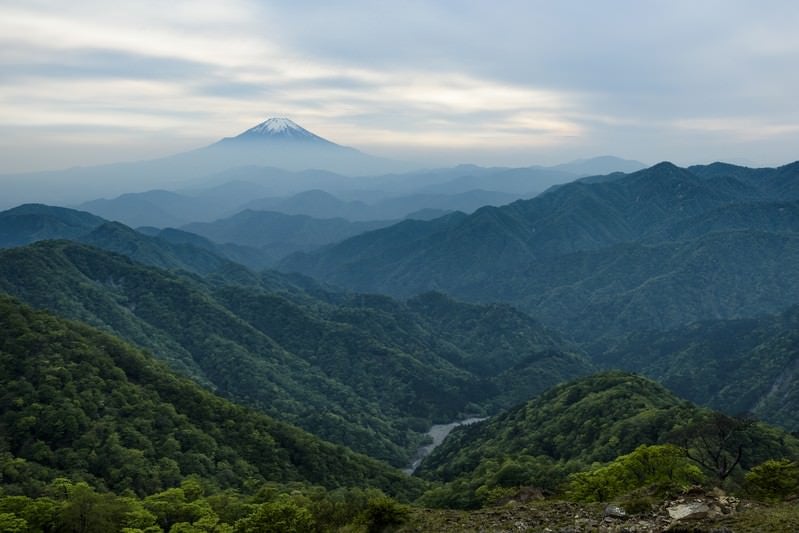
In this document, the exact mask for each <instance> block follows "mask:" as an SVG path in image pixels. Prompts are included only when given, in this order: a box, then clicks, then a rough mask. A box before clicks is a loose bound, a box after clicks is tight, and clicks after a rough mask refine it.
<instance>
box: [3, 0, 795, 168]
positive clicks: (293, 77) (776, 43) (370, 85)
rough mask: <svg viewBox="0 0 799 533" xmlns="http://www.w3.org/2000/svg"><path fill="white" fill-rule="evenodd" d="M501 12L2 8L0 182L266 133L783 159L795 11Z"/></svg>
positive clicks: (537, 150) (346, 140) (368, 144)
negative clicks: (14, 175) (268, 120)
mask: <svg viewBox="0 0 799 533" xmlns="http://www.w3.org/2000/svg"><path fill="white" fill-rule="evenodd" d="M597 4H602V5H603V6H604V7H603V8H601V9H600V8H598V7H597ZM766 4H768V5H766ZM499 5H501V6H502V9H500V8H499V7H497V4H496V3H490V2H443V1H442V2H408V3H391V4H389V3H380V2H339V3H335V5H334V4H331V3H323V2H290V3H289V2H283V3H281V2H274V3H266V2H248V1H243V0H237V1H227V2H216V1H214V2H212V1H208V0H201V1H191V2H187V1H184V2H154V1H151V2H100V1H95V2H87V1H83V2H75V3H66V2H56V1H36V0H26V1H15V0H5V1H3V2H0V36H1V37H0V50H1V51H0V68H2V72H3V74H2V76H3V83H2V84H0V111H2V112H0V163H2V167H3V168H2V169H0V172H2V171H15V170H22V169H34V168H37V165H46V166H50V167H51V168H52V167H56V166H63V165H68V164H78V163H94V162H108V161H111V160H113V159H111V158H119V157H123V158H126V159H131V158H139V157H147V156H150V155H153V156H154V155H163V154H166V153H169V152H170V151H174V150H177V149H185V148H189V147H194V146H199V145H201V144H204V143H208V142H212V141H214V140H216V139H217V138H218V137H221V136H224V135H230V134H234V133H236V132H238V131H241V130H243V129H245V128H247V127H250V126H251V125H253V124H254V123H255V122H257V121H259V120H262V119H263V118H265V117H266V116H269V115H287V116H290V117H292V118H293V119H295V120H296V121H298V122H300V123H301V124H303V125H304V126H306V127H308V128H309V129H311V130H313V131H316V132H317V133H319V134H321V135H323V136H326V137H328V138H331V139H332V140H334V141H336V142H339V143H342V144H348V145H352V146H357V147H359V148H363V149H365V150H367V151H373V152H376V153H379V154H382V155H393V156H402V157H411V158H413V157H416V158H420V159H430V160H434V159H435V158H436V157H437V156H436V154H438V156H439V157H440V159H442V160H447V159H448V160H450V161H449V162H457V161H467V160H471V161H475V160H478V162H495V163H510V164H533V163H537V162H554V160H557V159H558V158H561V159H562V158H568V157H577V156H590V155H597V154H599V153H614V154H617V155H621V156H626V157H635V158H638V159H643V160H659V159H666V158H668V159H674V160H677V161H678V162H679V161H683V162H689V161H700V160H708V159H715V158H724V157H728V158H729V157H731V156H741V157H747V158H750V159H753V160H756V161H760V162H764V163H777V162H786V161H788V160H792V159H795V158H796V156H795V155H794V154H792V151H793V146H796V141H797V140H799V130H797V127H796V124H797V123H799V111H797V110H796V107H795V106H794V105H793V95H795V94H796V91H797V89H799V74H797V73H796V70H797V69H793V68H789V67H790V65H792V64H793V62H794V61H795V57H797V52H799V41H798V40H797V37H796V34H795V31H794V28H795V27H796V26H795V23H797V22H799V20H797V14H799V10H797V8H796V7H794V3H793V2H765V3H762V2H761V3H758V4H757V5H756V6H755V4H754V3H746V2H718V1H706V2H683V1H674V2H662V1H661V2H658V1H652V2H629V1H621V0H619V1H615V2H602V3H594V2H588V1H583V2H579V1H567V2H562V3H559V4H558V5H557V7H556V6H555V4H554V3H550V2H513V1H509V2H506V3H502V4H499ZM725 28H726V29H725ZM636 46H638V48H637V49H636ZM42 146H45V147H51V148H52V150H51V152H50V154H51V157H50V158H49V160H48V161H46V162H43V160H42V158H41V157H38V158H34V157H33V155H34V154H36V153H37V152H40V151H41V149H42ZM747 150H748V151H747ZM481 158H482V159H483V160H482V161H479V160H480V159H481ZM492 158H493V161H492Z"/></svg>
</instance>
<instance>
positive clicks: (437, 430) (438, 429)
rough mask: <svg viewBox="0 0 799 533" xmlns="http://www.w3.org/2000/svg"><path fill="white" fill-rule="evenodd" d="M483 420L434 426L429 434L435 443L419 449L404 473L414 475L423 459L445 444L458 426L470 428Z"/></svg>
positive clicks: (471, 419)
mask: <svg viewBox="0 0 799 533" xmlns="http://www.w3.org/2000/svg"><path fill="white" fill-rule="evenodd" d="M481 420H485V418H466V419H464V420H459V421H457V422H450V423H449V424H436V425H434V426H432V427H431V428H430V431H428V432H427V434H428V435H429V436H430V438H432V439H433V442H431V443H430V444H425V445H424V446H420V447H419V449H418V450H416V455H415V456H414V458H413V461H412V462H411V464H410V465H409V466H408V467H407V468H405V469H403V472H405V473H406V474H413V473H414V472H415V471H416V469H417V468H419V465H420V464H422V459H424V458H425V457H427V456H428V455H430V452H432V451H433V450H434V449H435V448H436V447H437V446H438V445H439V444H441V443H442V442H444V439H445V438H447V435H449V434H450V432H451V431H452V430H453V429H455V428H456V427H458V426H468V425H469V424H474V423H475V422H480V421H481Z"/></svg>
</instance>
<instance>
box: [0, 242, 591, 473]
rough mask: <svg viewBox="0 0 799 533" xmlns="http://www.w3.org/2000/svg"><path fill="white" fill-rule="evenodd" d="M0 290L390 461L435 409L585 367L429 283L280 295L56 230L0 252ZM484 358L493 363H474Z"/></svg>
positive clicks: (491, 399)
mask: <svg viewBox="0 0 799 533" xmlns="http://www.w3.org/2000/svg"><path fill="white" fill-rule="evenodd" d="M0 290H2V291H5V292H8V293H10V294H13V295H15V296H16V297H18V298H20V299H22V300H23V301H25V302H27V303H30V304H31V305H35V306H38V307H44V308H47V309H50V310H52V311H54V312H56V313H59V314H62V315H64V316H67V317H70V318H75V319H79V320H83V321H85V322H88V323H90V324H92V325H95V326H97V327H100V328H103V329H106V330H108V331H111V332H114V333H116V334H118V335H119V336H121V337H122V338H124V339H126V340H129V341H130V342H133V343H135V344H137V345H139V346H142V347H145V348H147V349H148V350H150V351H151V352H152V353H153V354H154V355H156V356H157V357H159V358H161V359H164V360H166V361H167V362H169V363H170V365H172V366H173V368H175V369H177V370H179V371H181V372H183V373H186V374H188V375H190V376H192V377H194V378H195V379H196V380H198V381H199V382H201V383H204V384H205V385H206V386H209V387H212V388H213V389H215V390H216V391H218V392H219V393H220V394H223V395H224V396H226V397H228V398H230V399H233V400H235V401H238V402H241V403H244V404H246V405H249V406H252V407H255V408H258V409H260V410H263V411H265V412H266V413H269V414H271V415H273V416H275V417H278V418H281V419H283V420H287V421H290V422H292V423H295V424H298V425H300V426H301V427H303V428H304V429H307V430H309V431H311V432H313V433H315V434H317V435H320V436H322V437H324V438H326V439H328V440H331V441H334V442H338V443H341V444H345V445H348V446H350V447H352V448H353V449H355V450H358V451H361V452H364V453H368V454H370V455H372V456H374V457H378V458H382V459H386V460H388V461H390V462H392V463H394V464H396V465H403V464H405V463H406V461H407V460H408V458H409V456H410V455H411V454H412V453H413V450H414V449H415V446H416V445H417V443H418V442H419V440H420V439H421V433H422V432H424V431H425V430H426V429H427V427H428V426H429V425H430V424H431V423H432V422H433V421H436V422H444V421H450V420H452V419H455V418H457V417H459V416H462V415H465V414H474V413H481V412H486V411H493V410H495V409H497V408H500V407H507V406H509V405H512V404H513V403H516V402H519V401H523V400H524V399H526V398H529V397H531V396H532V395H534V394H537V393H539V392H541V391H542V390H544V389H546V388H548V387H549V386H551V385H552V384H554V383H557V382H560V381H562V380H564V379H569V378H572V377H574V376H577V375H582V374H585V373H587V372H588V371H590V368H591V367H590V365H589V363H588V362H587V360H586V359H585V358H583V357H581V356H579V355H576V354H574V353H570V349H569V347H568V345H565V344H563V343H562V342H561V341H559V340H557V338H556V337H553V336H551V334H550V332H548V331H547V330H546V329H544V328H543V327H542V326H540V325H539V324H538V323H536V322H535V321H533V320H532V319H530V318H529V317H526V316H525V315H523V314H521V313H519V312H517V311H514V310H512V309H510V308H507V307H503V306H497V307H491V306H488V307H481V306H474V305H465V304H458V303H457V302H453V301H452V300H449V299H447V298H444V297H442V296H440V295H439V296H436V295H428V296H426V297H424V298H420V299H418V300H415V301H414V302H411V303H408V304H405V303H402V302H397V301H394V300H391V299H389V298H386V297H380V296H365V295H364V296H357V295H350V296H347V295H341V294H335V293H333V294H329V295H327V296H325V295H324V293H323V291H322V292H319V294H318V296H319V298H323V297H324V298H326V299H318V298H316V297H313V296H311V295H310V294H307V293H306V294H305V295H304V296H302V297H300V296H296V297H295V296H292V297H290V298H287V297H285V296H281V295H279V294H276V293H274V292H271V291H270V290H267V289H262V288H259V287H258V286H253V285H250V286H246V287H245V286H243V285H238V286H228V285H221V284H219V283H218V282H213V283H212V282H209V281H205V280H203V279H200V278H192V277H187V276H185V275H182V274H180V273H170V272H165V271H163V270H159V269H156V268H152V267H145V266H143V265H141V264H137V263H134V262H132V261H130V260H129V259H127V258H124V257H122V256H118V255H115V254H110V253H108V252H104V251H102V250H98V249H95V248H91V247H88V246H85V245H80V244H76V243H71V242H67V241H49V242H41V243H37V244H34V245H31V246H28V247H24V248H15V249H10V250H5V251H3V252H0ZM296 290H299V289H296ZM316 290H317V291H321V289H318V288H317V289H316ZM424 302H435V305H436V306H438V308H439V311H440V313H443V316H446V317H447V320H446V323H443V322H441V321H440V320H439V321H438V322H437V321H436V320H434V319H433V318H432V315H431V314H430V313H429V311H425V308H424V305H425V304H424ZM436 314H438V312H437V313H436ZM469 331H472V332H476V331H486V332H488V331H491V332H492V333H491V335H485V336H482V335H480V336H478V337H474V336H473V335H472V336H470V335H469V334H467V332H469ZM484 359H485V360H489V361H490V364H483V363H481V361H483V360H484ZM483 367H492V368H494V370H493V371H491V372H477V369H479V368H483Z"/></svg>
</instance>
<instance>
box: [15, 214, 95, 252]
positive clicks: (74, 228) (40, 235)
mask: <svg viewBox="0 0 799 533" xmlns="http://www.w3.org/2000/svg"><path fill="white" fill-rule="evenodd" d="M104 223H105V220H103V219H102V218H100V217H97V216H94V215H92V214H89V213H85V212H82V211H76V210H73V209H66V208H63V207H53V206H49V205H43V204H25V205H20V206H17V207H15V208H13V209H8V210H6V211H3V212H0V248H7V247H11V246H22V245H24V244H30V243H32V242H35V241H40V240H44V239H69V238H76V237H80V236H82V235H85V234H87V233H89V232H90V231H92V230H93V229H95V228H97V227H98V226H100V225H102V224H104Z"/></svg>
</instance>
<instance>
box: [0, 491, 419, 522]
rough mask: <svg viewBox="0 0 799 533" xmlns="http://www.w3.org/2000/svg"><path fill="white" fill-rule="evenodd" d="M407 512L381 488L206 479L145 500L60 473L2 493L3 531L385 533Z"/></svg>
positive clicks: (402, 518) (149, 496) (0, 501)
mask: <svg viewBox="0 0 799 533" xmlns="http://www.w3.org/2000/svg"><path fill="white" fill-rule="evenodd" d="M407 514H408V509H407V507H406V506H404V505H402V504H399V503H397V502H396V501H395V500H393V499H391V498H389V497H388V496H386V495H385V494H383V493H382V492H381V491H380V490H377V489H361V488H340V489H334V490H327V489H325V488H323V487H319V486H312V485H307V484H299V483H297V484H288V485H279V484H263V485H261V486H260V487H258V488H257V490H256V491H255V492H254V493H253V494H252V495H251V496H246V495H242V494H241V493H239V492H237V491H235V490H226V491H214V490H213V489H211V488H209V486H208V485H207V484H206V483H204V482H203V480H201V479H199V478H194V477H192V478H187V479H185V480H184V481H183V482H182V483H181V484H180V486H177V487H173V488H169V489H166V490H164V491H161V492H157V493H155V494H151V495H147V496H145V497H138V496H136V495H133V494H121V495H120V494H114V493H109V492H98V491H97V490H95V489H93V488H92V487H91V486H90V485H89V484H87V483H85V482H77V483H73V482H71V481H69V480H68V479H66V478H57V479H54V480H53V481H52V482H50V483H49V484H48V485H46V486H45V487H43V488H42V493H41V495H40V496H38V497H28V496H3V495H2V493H0V531H2V532H3V533H47V532H54V531H70V532H77V533H115V532H123V533H162V532H163V533H314V532H320V533H321V532H327V531H331V532H332V531H342V530H347V531H351V532H364V533H368V532H378V531H383V530H384V529H385V527H386V526H390V525H393V524H399V523H401V522H402V521H403V520H404V519H405V517H406V516H407Z"/></svg>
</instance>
